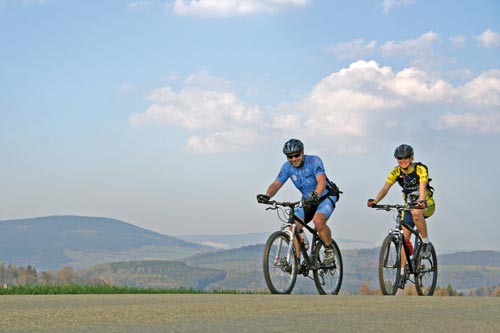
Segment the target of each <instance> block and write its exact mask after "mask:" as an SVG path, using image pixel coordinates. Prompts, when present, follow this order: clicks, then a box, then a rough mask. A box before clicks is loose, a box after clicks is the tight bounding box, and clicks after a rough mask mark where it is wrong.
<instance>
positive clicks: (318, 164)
mask: <svg viewBox="0 0 500 333" xmlns="http://www.w3.org/2000/svg"><path fill="white" fill-rule="evenodd" d="M320 174H324V175H325V176H326V173H325V167H324V166H323V161H321V158H319V157H318V156H314V155H304V163H303V164H302V165H301V166H300V167H298V168H296V167H294V166H293V165H292V164H291V163H290V162H289V161H287V162H285V164H283V166H282V167H281V170H280V172H279V174H278V177H276V180H277V181H279V182H280V183H281V184H284V183H285V182H286V181H287V180H288V178H291V179H292V182H293V184H294V185H295V187H296V188H297V189H298V190H299V191H300V193H302V196H303V197H304V198H306V199H307V198H309V193H310V192H314V191H315V190H316V186H317V185H318V181H317V180H316V176H318V175H320ZM327 193H328V190H327V189H326V188H325V189H324V190H323V193H320V196H324V195H326V194H327Z"/></svg>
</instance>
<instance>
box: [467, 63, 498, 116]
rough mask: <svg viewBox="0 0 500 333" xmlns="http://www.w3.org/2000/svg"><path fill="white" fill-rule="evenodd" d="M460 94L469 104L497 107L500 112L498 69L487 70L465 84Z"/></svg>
mask: <svg viewBox="0 0 500 333" xmlns="http://www.w3.org/2000/svg"><path fill="white" fill-rule="evenodd" d="M460 95H461V96H462V98H463V99H464V101H465V102H466V103H467V104H468V105H470V106H473V107H475V106H481V107H492V108H498V109H497V112H498V113H500V69H495V70H491V71H487V72H485V73H483V74H481V75H479V76H478V77H477V78H475V79H473V80H472V81H470V82H469V83H467V84H465V85H464V86H463V87H462V88H461V93H460Z"/></svg>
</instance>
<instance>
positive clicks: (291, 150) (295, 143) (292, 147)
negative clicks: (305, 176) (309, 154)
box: [283, 139, 304, 155]
mask: <svg viewBox="0 0 500 333" xmlns="http://www.w3.org/2000/svg"><path fill="white" fill-rule="evenodd" d="M302 150H304V144H303V143H302V141H300V140H297V139H290V140H288V141H287V142H285V145H284V146H283V154H285V155H289V154H295V153H301V152H302Z"/></svg>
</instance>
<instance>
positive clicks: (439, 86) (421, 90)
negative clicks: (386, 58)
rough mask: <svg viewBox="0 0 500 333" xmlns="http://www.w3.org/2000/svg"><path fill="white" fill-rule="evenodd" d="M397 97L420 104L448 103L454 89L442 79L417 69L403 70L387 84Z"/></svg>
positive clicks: (453, 93)
mask: <svg viewBox="0 0 500 333" xmlns="http://www.w3.org/2000/svg"><path fill="white" fill-rule="evenodd" d="M388 87H390V88H391V89H392V90H393V91H394V92H395V93H396V94H397V95H398V96H400V97H404V98H406V99H408V100H413V101H416V102H420V103H435V102H441V103H442V102H445V103H449V102H450V101H451V100H452V99H453V97H454V96H455V95H456V92H455V89H454V88H453V87H452V86H451V85H450V84H449V83H447V82H446V81H445V80H444V79H439V78H434V77H431V76H430V75H429V74H427V73H426V72H424V71H422V70H419V69H417V68H405V69H403V70H402V71H400V72H399V73H397V74H396V75H395V76H394V77H393V78H392V80H391V81H390V82H389V83H388Z"/></svg>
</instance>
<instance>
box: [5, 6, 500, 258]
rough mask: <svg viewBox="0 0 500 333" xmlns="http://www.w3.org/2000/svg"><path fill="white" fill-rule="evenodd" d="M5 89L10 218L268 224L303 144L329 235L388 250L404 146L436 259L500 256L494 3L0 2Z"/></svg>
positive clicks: (162, 226) (498, 14) (241, 227)
mask: <svg viewBox="0 0 500 333" xmlns="http://www.w3.org/2000/svg"><path fill="white" fill-rule="evenodd" d="M0 88H1V89H0V151H1V156H2V158H1V161H2V162H1V163H0V174H1V175H2V181H1V184H2V186H1V190H0V202H1V203H2V204H1V206H0V207H1V209H0V219H1V220H6V219H15V218H26V217H35V216H45V215H62V214H73V215H88V216H105V217H111V218H117V219H121V220H124V221H126V222H129V223H132V224H135V225H138V226H141V227H144V228H147V229H151V230H154V231H157V232H160V233H163V234H168V235H181V234H189V233H193V234H240V233H249V232H262V231H264V232H271V231H273V230H275V229H277V228H278V227H279V223H278V221H277V219H276V217H275V216H274V215H273V214H272V213H270V212H266V211H265V210H264V207H263V206H260V205H258V204H257V203H256V202H255V195H256V194H257V193H261V192H264V191H265V189H266V188H267V186H268V185H269V183H271V182H272V181H273V180H274V177H275V176H276V175H277V172H278V170H279V168H280V166H281V164H282V163H283V162H285V160H284V156H283V155H282V154H281V148H282V145H283V143H284V142H285V141H286V140H288V139H289V138H291V137H297V138H300V139H302V140H303V141H304V143H305V145H306V153H309V154H318V155H320V156H321V157H322V159H323V161H324V163H325V166H326V168H327V170H328V174H329V176H330V178H333V179H334V180H335V181H336V182H337V183H338V184H339V185H340V186H341V188H342V190H343V191H344V192H345V194H344V196H343V197H342V199H341V201H340V203H339V205H338V207H337V210H336V212H335V213H334V215H333V218H332V220H331V221H330V226H331V227H332V229H333V230H334V235H335V236H336V237H339V238H347V239H356V240H364V241H370V242H375V243H379V242H380V241H381V240H382V239H383V237H384V235H385V233H386V232H387V229H388V228H389V227H391V226H392V222H391V217H390V216H389V215H387V214H386V213H383V212H378V211H374V210H370V209H368V208H366V207H365V203H366V199H368V198H370V197H373V196H374V195H375V194H376V193H377V191H378V190H379V188H380V187H381V186H382V185H383V183H384V182H385V179H386V176H387V174H388V173H389V171H390V170H391V168H392V167H393V166H395V165H396V162H395V160H394V159H393V157H392V154H393V151H394V148H395V147H396V146H397V145H399V144H400V143H408V144H411V145H412V146H413V147H414V148H415V151H416V154H415V158H416V160H419V161H422V162H424V163H426V164H427V165H428V166H429V169H430V173H431V177H432V178H433V179H434V180H433V185H434V187H435V188H436V201H437V210H436V213H435V215H434V216H433V217H432V218H431V219H430V220H429V230H430V237H431V240H432V241H433V242H434V243H435V244H436V246H437V247H438V249H442V250H447V249H458V250H461V249H466V250H468V249H497V250H500V245H499V242H498V234H500V221H499V218H498V214H497V212H496V211H495V208H496V207H497V201H498V200H497V198H498V188H499V186H500V183H499V181H498V180H495V179H497V174H499V172H500V167H499V165H500V158H499V154H498V151H499V148H500V144H499V143H500V142H499V136H500V3H499V2H498V1H486V0H485V1H459V2H456V1H446V0H444V1H420V0H414V1H412V0H385V1H382V0H372V1H368V0H364V1H362V0H357V1H326V0H323V1H319V0H231V1H230V0H197V1H194V0H176V1H174V0H170V1H155V0H144V1H130V0H128V1H126V0H123V1H119V0H114V1H93V0H91V1H73V0H0ZM297 198H298V192H296V191H295V189H293V188H292V186H291V184H287V185H286V186H285V188H284V189H283V190H282V191H281V192H280V193H279V194H278V196H277V199H281V200H295V199H297ZM400 201H401V198H400V191H399V189H398V188H396V187H393V189H392V191H391V193H390V194H389V196H388V197H387V199H385V202H394V203H396V202H400Z"/></svg>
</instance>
